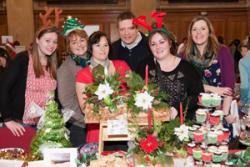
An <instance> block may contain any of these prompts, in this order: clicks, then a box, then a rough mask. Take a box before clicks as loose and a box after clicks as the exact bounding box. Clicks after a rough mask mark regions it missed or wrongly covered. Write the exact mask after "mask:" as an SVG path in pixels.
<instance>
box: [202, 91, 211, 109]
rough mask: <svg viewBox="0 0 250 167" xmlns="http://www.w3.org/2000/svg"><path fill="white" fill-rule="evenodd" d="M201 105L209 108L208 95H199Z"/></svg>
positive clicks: (209, 100) (209, 99)
mask: <svg viewBox="0 0 250 167" xmlns="http://www.w3.org/2000/svg"><path fill="white" fill-rule="evenodd" d="M200 95H201V104H202V105H203V106H206V107H210V106H211V96H210V94H208V93H201V94H200Z"/></svg>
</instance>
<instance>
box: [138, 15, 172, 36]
mask: <svg viewBox="0 0 250 167" xmlns="http://www.w3.org/2000/svg"><path fill="white" fill-rule="evenodd" d="M164 16H166V13H164V12H156V11H153V12H151V17H153V18H154V19H155V24H153V25H150V24H149V23H148V22H147V20H146V16H139V17H137V18H134V19H133V23H134V24H136V25H141V26H142V27H144V28H146V29H147V30H148V31H149V35H150V34H151V33H153V32H155V31H161V32H163V33H165V34H166V35H167V36H168V37H170V38H172V39H173V40H174V36H173V34H172V33H171V32H170V31H168V30H167V28H166V27H164V25H163V23H162V22H163V17H164Z"/></svg>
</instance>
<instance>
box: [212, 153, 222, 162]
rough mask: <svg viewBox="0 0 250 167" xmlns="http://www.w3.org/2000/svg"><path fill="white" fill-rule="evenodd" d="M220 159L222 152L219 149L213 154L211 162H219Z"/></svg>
mask: <svg viewBox="0 0 250 167" xmlns="http://www.w3.org/2000/svg"><path fill="white" fill-rule="evenodd" d="M221 161H222V152H221V151H220V150H217V151H215V153H214V154H213V162H215V163H219V162H221Z"/></svg>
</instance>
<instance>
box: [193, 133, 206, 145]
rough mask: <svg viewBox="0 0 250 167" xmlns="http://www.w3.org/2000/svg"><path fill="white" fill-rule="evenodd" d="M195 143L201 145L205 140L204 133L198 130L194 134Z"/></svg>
mask: <svg viewBox="0 0 250 167" xmlns="http://www.w3.org/2000/svg"><path fill="white" fill-rule="evenodd" d="M193 134H194V141H195V142H197V143H201V142H202V141H203V140H204V133H203V132H202V131H200V130H196V131H195V132H194V133H193Z"/></svg>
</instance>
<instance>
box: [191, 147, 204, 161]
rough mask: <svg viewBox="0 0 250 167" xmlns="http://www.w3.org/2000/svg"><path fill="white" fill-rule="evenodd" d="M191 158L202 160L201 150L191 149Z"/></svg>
mask: <svg viewBox="0 0 250 167" xmlns="http://www.w3.org/2000/svg"><path fill="white" fill-rule="evenodd" d="M193 158H194V159H195V160H198V161H200V160H201V158H202V150H201V149H200V148H194V149H193Z"/></svg>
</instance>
